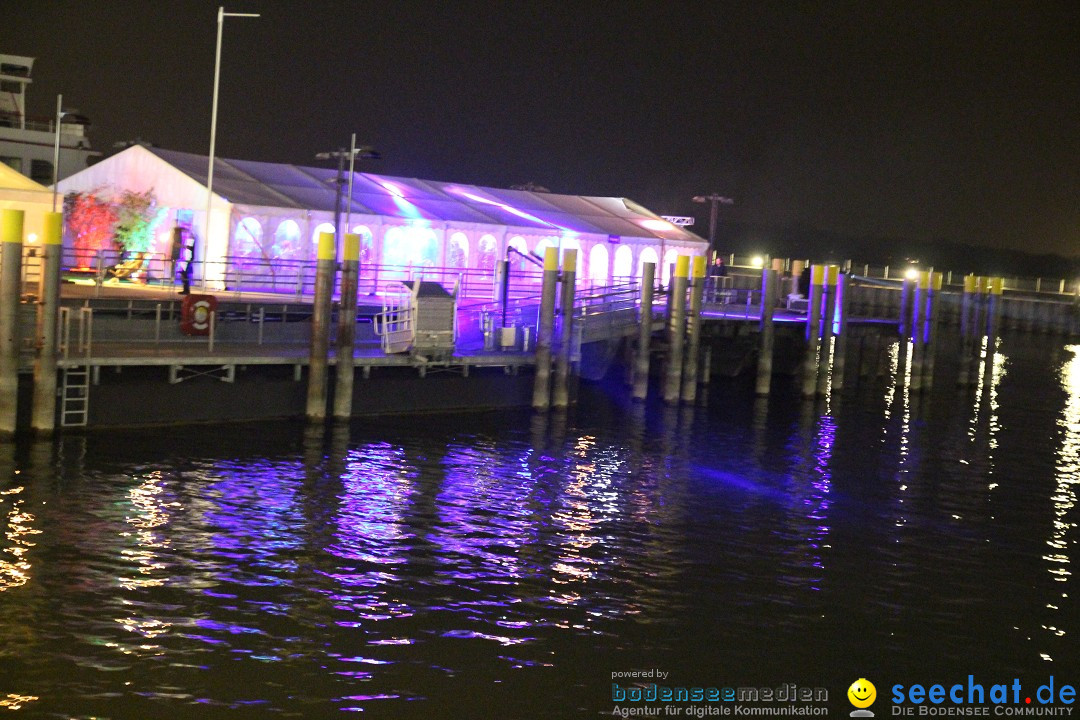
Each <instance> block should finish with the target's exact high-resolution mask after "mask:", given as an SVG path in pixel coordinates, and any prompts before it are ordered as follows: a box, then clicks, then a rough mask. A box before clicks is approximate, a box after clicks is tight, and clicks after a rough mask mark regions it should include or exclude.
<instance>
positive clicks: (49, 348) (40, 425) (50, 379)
mask: <svg viewBox="0 0 1080 720" xmlns="http://www.w3.org/2000/svg"><path fill="white" fill-rule="evenodd" d="M62 223H63V215H62V214H60V213H57V212H50V213H45V232H44V233H42V239H41V249H42V250H44V252H45V257H44V259H43V261H42V263H41V280H40V281H39V283H38V305H37V332H36V335H37V337H36V338H34V403H33V409H32V412H31V417H30V427H31V428H33V430H34V432H36V433H38V434H39V435H51V434H52V433H53V430H55V429H56V340H57V336H56V322H57V318H58V317H59V313H60V255H61V253H62V252H63V249H64V248H63V245H61V238H62V237H63V230H62Z"/></svg>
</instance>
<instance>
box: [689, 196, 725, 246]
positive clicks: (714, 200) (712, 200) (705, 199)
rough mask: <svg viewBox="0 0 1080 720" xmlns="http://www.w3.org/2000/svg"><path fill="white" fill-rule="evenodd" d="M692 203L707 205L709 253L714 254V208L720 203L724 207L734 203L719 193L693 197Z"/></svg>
mask: <svg viewBox="0 0 1080 720" xmlns="http://www.w3.org/2000/svg"><path fill="white" fill-rule="evenodd" d="M693 199H694V202H696V203H709V204H710V206H711V207H710V208H709V251H710V252H713V253H715V252H716V206H717V205H718V204H720V203H723V204H724V205H734V204H735V201H734V200H732V199H731V198H729V197H724V196H723V195H720V194H719V193H715V192H714V193H712V194H711V195H695V196H694V198H693Z"/></svg>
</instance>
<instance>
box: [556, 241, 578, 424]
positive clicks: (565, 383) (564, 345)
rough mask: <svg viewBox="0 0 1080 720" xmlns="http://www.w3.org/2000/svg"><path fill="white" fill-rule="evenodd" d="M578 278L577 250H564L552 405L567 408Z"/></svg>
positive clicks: (568, 403)
mask: <svg viewBox="0 0 1080 720" xmlns="http://www.w3.org/2000/svg"><path fill="white" fill-rule="evenodd" d="M576 276H577V250H573V249H566V250H563V257H562V304H561V307H560V308H559V315H560V317H561V319H562V327H561V328H560V329H559V330H560V332H559V353H558V355H557V356H556V357H555V387H554V388H553V389H552V393H551V405H552V407H556V408H565V407H567V406H569V405H570V362H571V357H570V355H571V350H572V349H573V345H574V300H575V299H576V293H575V292H574V282H575V279H576Z"/></svg>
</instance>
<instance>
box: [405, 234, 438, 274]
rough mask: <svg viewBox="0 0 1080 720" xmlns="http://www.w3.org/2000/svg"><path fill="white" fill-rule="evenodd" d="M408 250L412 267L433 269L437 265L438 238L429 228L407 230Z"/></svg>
mask: <svg viewBox="0 0 1080 720" xmlns="http://www.w3.org/2000/svg"><path fill="white" fill-rule="evenodd" d="M409 250H410V258H411V260H412V263H413V264H414V265H421V266H423V267H435V266H436V265H438V264H439V238H438V237H437V236H436V235H435V231H434V230H432V229H431V228H426V227H413V228H409Z"/></svg>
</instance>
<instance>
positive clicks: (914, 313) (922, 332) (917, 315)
mask: <svg viewBox="0 0 1080 720" xmlns="http://www.w3.org/2000/svg"><path fill="white" fill-rule="evenodd" d="M929 290H930V273H929V272H927V271H925V270H920V271H919V275H918V277H917V278H916V280H915V294H914V299H915V300H914V303H913V305H912V308H911V344H912V348H911V384H910V387H911V389H912V390H922V381H923V372H924V370H925V352H924V351H925V349H926V348H925V343H926V327H925V325H926V295H927V292H928V291H929Z"/></svg>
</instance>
